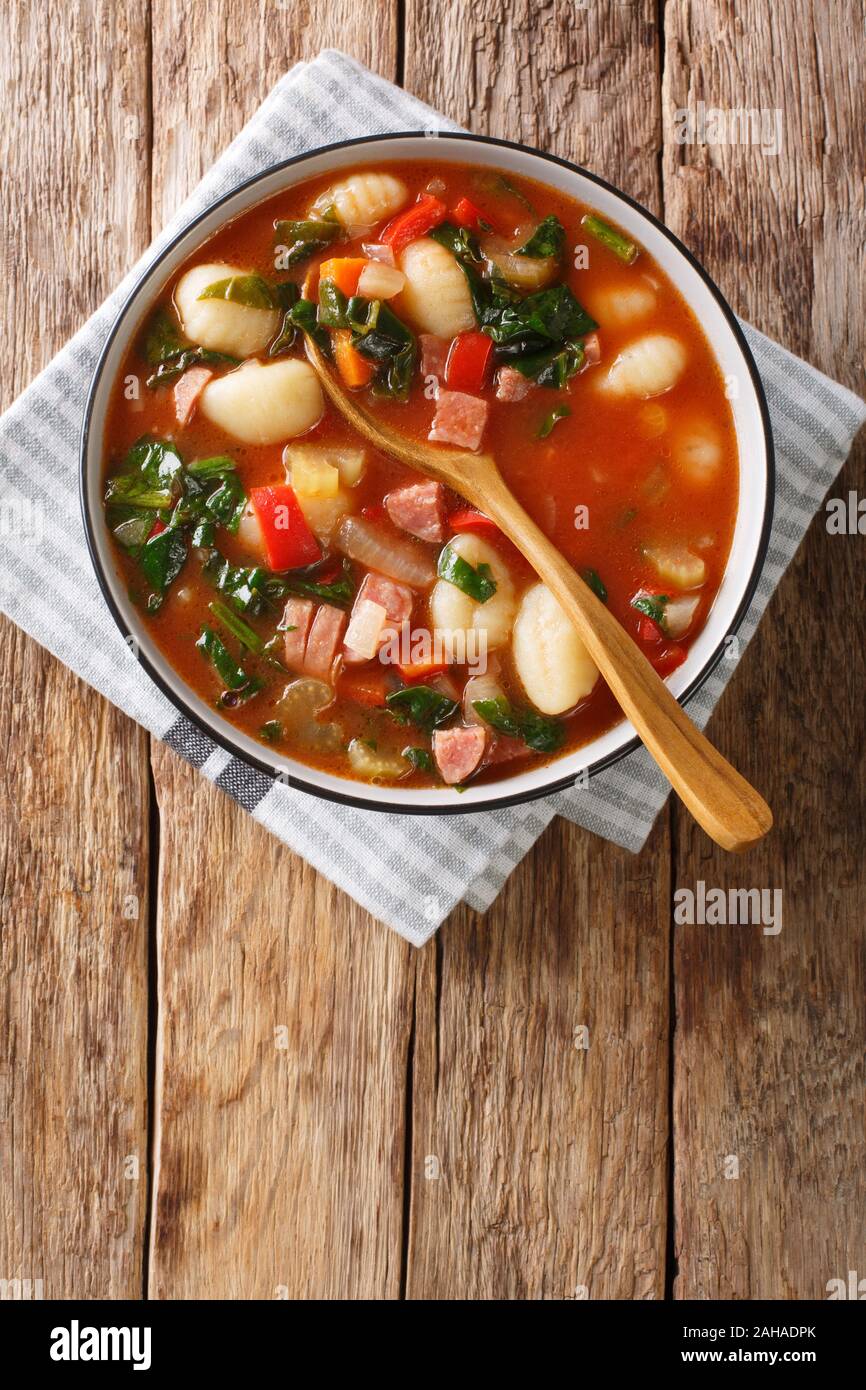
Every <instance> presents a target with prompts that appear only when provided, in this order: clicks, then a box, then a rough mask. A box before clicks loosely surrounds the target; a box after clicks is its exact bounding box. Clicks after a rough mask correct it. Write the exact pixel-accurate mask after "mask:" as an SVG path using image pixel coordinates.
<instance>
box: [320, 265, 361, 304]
mask: <svg viewBox="0 0 866 1390" xmlns="http://www.w3.org/2000/svg"><path fill="white" fill-rule="evenodd" d="M366 264H367V262H366V260H365V259H364V257H363V256H335V257H333V258H332V259H331V260H330V261H322V264H321V265H320V266H319V281H320V282H321V281H322V280H330V281H331V282H332V283H333V284H335V285H336V286H337V289H338V290H342V291H343V294H344V295H346V296H347V298H348V297H349V296H350V295H353V294H357V292H358V281H359V279H360V278H361V271H362V270H363V269H364V266H365V265H366Z"/></svg>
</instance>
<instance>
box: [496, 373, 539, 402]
mask: <svg viewBox="0 0 866 1390" xmlns="http://www.w3.org/2000/svg"><path fill="white" fill-rule="evenodd" d="M533 384H534V383H533V382H531V381H530V380H529V377H526V376H524V375H523V373H522V372H519V371H518V370H517V368H516V367H500V368H499V374H498V376H497V378H496V399H497V400H498V401H522V400H523V399H524V397H526V396H528V395H529V393H530V391H531V390H532V387H533Z"/></svg>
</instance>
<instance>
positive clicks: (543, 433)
mask: <svg viewBox="0 0 866 1390" xmlns="http://www.w3.org/2000/svg"><path fill="white" fill-rule="evenodd" d="M570 414H571V411H570V410H569V408H568V406H567V405H555V406H554V407H553V409H552V410H551V412H550V414H549V415H545V417H544V419H543V420H542V422H541V424H540V425H539V426H538V429H537V430H536V432H535V437H536V439H547V437H548V435H549V434H550V433H551V432H552V430H553V427H554V425H555V424H556V423H557V422H558V421H559V420H565V419H567V417H568V416H569V415H570Z"/></svg>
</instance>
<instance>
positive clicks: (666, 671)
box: [650, 642, 688, 676]
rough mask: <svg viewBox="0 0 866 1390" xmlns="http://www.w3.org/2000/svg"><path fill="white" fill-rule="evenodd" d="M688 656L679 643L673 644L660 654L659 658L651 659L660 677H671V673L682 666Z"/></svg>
mask: <svg viewBox="0 0 866 1390" xmlns="http://www.w3.org/2000/svg"><path fill="white" fill-rule="evenodd" d="M687 655H688V653H687V652H686V649H685V647H682V646H680V644H679V642H671V643H670V645H669V646H667V647H665V648H664V649H663V650H662V651H660V652H659V654H658V656H654V657H651V658H650V659H651V661H652V664H653V666H654V667H655V668H656V670H657V671H658V673H659V675H660V676H669V675H670V673H671V671H675V670H676V669H677V667H678V666H682V664H683V662H684V661H685V659H686V656H687Z"/></svg>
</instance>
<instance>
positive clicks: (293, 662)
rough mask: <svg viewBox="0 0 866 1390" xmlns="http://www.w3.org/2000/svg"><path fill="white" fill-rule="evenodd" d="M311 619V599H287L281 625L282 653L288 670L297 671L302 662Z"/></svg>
mask: <svg viewBox="0 0 866 1390" xmlns="http://www.w3.org/2000/svg"><path fill="white" fill-rule="evenodd" d="M312 619H313V600H312V599H310V598H290V599H288V601H287V602H286V606H285V608H284V610H283V621H282V627H283V629H284V631H285V634H286V635H285V639H284V642H283V655H284V657H285V662H286V665H287V666H288V668H289V670H290V671H299V670H300V669H301V667H302V666H303V664H304V651H305V650H306V646H307V633H308V632H309V630H310V623H311V622H312Z"/></svg>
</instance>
